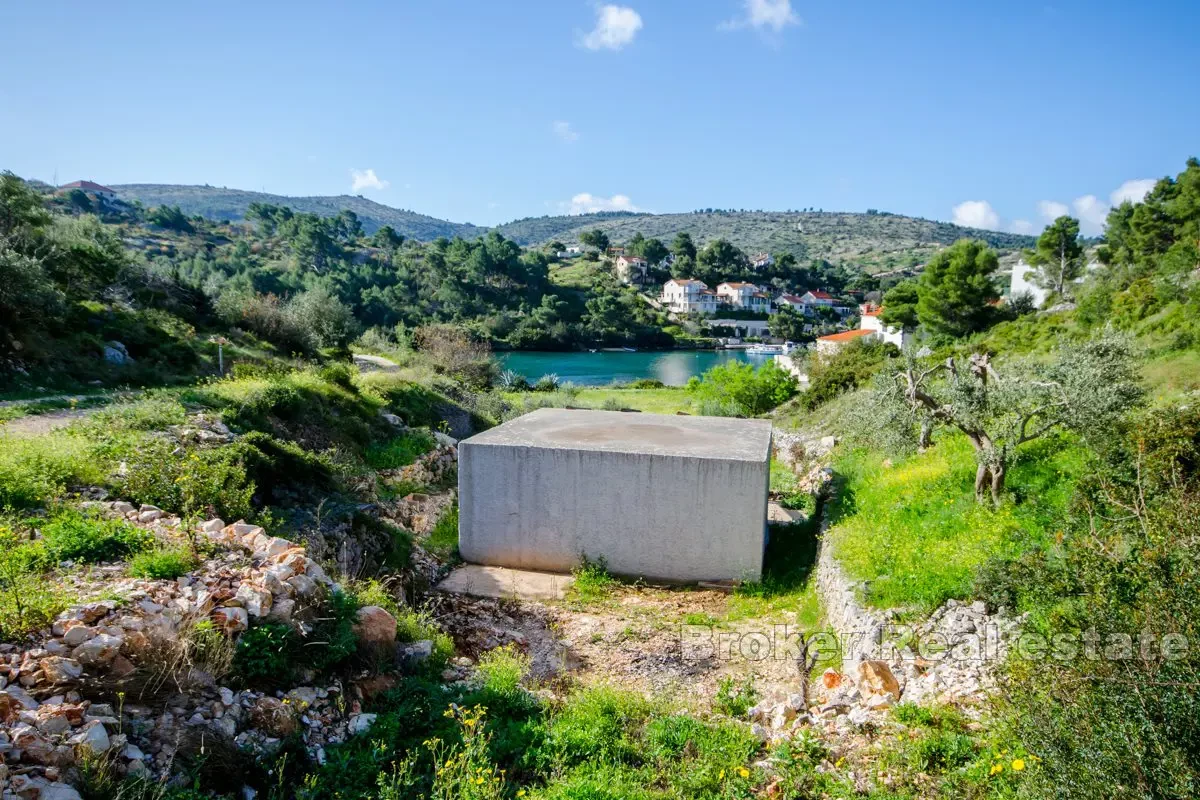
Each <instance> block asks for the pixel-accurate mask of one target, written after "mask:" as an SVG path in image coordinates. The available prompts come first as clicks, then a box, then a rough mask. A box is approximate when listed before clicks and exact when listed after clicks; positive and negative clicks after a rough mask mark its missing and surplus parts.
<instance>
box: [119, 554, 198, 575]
mask: <svg viewBox="0 0 1200 800" xmlns="http://www.w3.org/2000/svg"><path fill="white" fill-rule="evenodd" d="M195 566H196V559H195V557H194V556H193V555H192V553H191V551H190V550H187V549H186V548H182V547H175V548H163V549H157V550H149V551H146V552H144V553H138V554H137V555H135V556H134V557H133V558H132V559H130V561H129V574H130V575H132V576H133V577H135V578H151V579H154V580H175V579H176V578H178V577H180V576H181V575H186V574H188V573H189V572H191V571H192V570H193V569H194V568H195Z"/></svg>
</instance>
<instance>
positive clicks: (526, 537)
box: [458, 408, 771, 583]
mask: <svg viewBox="0 0 1200 800" xmlns="http://www.w3.org/2000/svg"><path fill="white" fill-rule="evenodd" d="M770 457H771V423H770V422H767V421H765V420H744V419H728V418H724V417H690V416H660V415H652V414H637V413H625V412H620V411H581V410H568V409H549V408H548V409H540V410H538V411H534V412H533V413H531V414H526V415H525V416H522V417H518V418H517V419H515V420H512V421H510V422H506V423H505V424H503V425H500V426H499V427H496V428H493V429H491V430H489V431H485V432H484V433H481V434H479V435H477V436H473V437H471V438H470V439H466V440H464V441H462V442H460V443H459V450H458V458H459V471H458V486H459V550H460V552H461V553H462V556H463V558H464V559H465V560H467V561H469V562H473V563H477V564H488V565H494V566H502V567H514V568H519V569H530V570H545V571H550V572H565V571H567V570H570V569H572V568H573V567H576V566H578V565H579V564H580V562H581V560H582V559H583V558H585V557H586V558H588V559H592V560H596V559H600V558H603V559H604V560H605V562H606V563H607V565H608V568H609V570H611V571H612V572H613V573H615V574H618V575H626V576H637V577H643V578H648V579H651V580H660V581H669V582H680V583H688V582H694V581H701V580H738V579H740V580H757V579H759V578H760V577H761V574H762V558H763V549H764V547H765V543H766V506H767V488H768V482H769V474H770Z"/></svg>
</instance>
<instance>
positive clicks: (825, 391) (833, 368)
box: [799, 341, 898, 411]
mask: <svg viewBox="0 0 1200 800" xmlns="http://www.w3.org/2000/svg"><path fill="white" fill-rule="evenodd" d="M897 352H898V351H897V349H896V346H895V345H893V344H889V343H886V342H876V341H867V342H864V341H857V342H851V343H850V344H848V345H846V346H845V347H843V348H842V349H841V350H839V351H838V352H837V353H834V354H833V355H831V356H821V357H814V358H810V359H809V363H808V389H806V390H805V391H804V392H803V393H802V394H801V395H800V400H799V402H800V405H802V406H803V407H804V408H806V409H808V410H810V411H811V410H813V409H815V408H818V407H820V406H821V405H823V404H825V403H827V402H828V401H830V400H832V399H833V398H835V397H837V396H838V395H840V394H842V393H843V392H848V391H850V390H852V389H855V388H857V387H859V386H864V385H866V384H867V383H869V382H870V380H871V376H872V375H874V374H875V373H876V372H878V371H879V370H880V368H881V367H882V366H883V365H884V363H885V362H886V361H887V358H888V356H889V355H891V354H894V353H897Z"/></svg>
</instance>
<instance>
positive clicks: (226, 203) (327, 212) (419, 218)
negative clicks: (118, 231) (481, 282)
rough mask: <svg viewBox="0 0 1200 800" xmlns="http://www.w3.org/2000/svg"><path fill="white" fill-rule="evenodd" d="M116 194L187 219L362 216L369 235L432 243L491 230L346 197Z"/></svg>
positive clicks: (125, 190)
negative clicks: (254, 211)
mask: <svg viewBox="0 0 1200 800" xmlns="http://www.w3.org/2000/svg"><path fill="white" fill-rule="evenodd" d="M112 188H113V189H115V190H116V192H117V194H118V195H119V196H120V197H121V199H123V200H129V201H132V200H139V201H141V203H142V205H144V206H146V207H147V208H150V207H153V206H179V208H180V209H181V210H182V211H183V213H185V214H187V215H188V216H202V217H206V218H208V219H211V220H216V221H220V220H237V219H242V218H243V217H244V216H245V215H246V209H247V208H249V206H250V204H251V203H266V204H268V205H278V206H287V207H288V208H291V209H292V210H293V211H297V212H303V213H308V214H317V215H319V216H322V217H332V216H335V215H336V214H337V213H338V212H339V211H341V210H343V209H349V210H350V211H353V212H354V213H355V214H357V215H358V218H359V220H360V221H361V222H362V226H363V229H364V230H365V231H366V232H367V233H374V232H375V231H377V230H378V229H379V228H381V227H383V226H384V225H391V226H392V228H394V229H395V230H396V232H397V233H400V234H403V235H404V236H405V237H406V238H410V239H420V240H421V241H430V240H432V239H436V238H438V237H439V236H445V237H446V238H454V237H455V236H461V237H463V238H465V239H471V238H474V237H476V236H480V235H482V234H484V233H486V232H487V228H481V227H479V226H476V225H471V224H469V223H458V222H449V221H448V220H444V219H437V218H436V217H430V216H428V215H426V214H418V213H416V212H415V211H406V210H404V209H399V208H392V207H391V206H385V205H383V204H382V203H376V202H374V201H372V200H367V199H366V198H364V197H357V196H353V195H346V194H343V195H336V196H329V197H285V196H283V195H277V194H267V193H265V192H247V191H244V190H242V189H225V188H220V187H216V186H177V185H174V184H165V183H126V184H118V185H115V186H113V187H112Z"/></svg>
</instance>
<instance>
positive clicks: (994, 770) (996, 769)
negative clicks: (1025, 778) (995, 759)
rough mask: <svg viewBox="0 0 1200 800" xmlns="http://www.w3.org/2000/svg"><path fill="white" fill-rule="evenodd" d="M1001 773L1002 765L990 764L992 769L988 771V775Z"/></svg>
mask: <svg viewBox="0 0 1200 800" xmlns="http://www.w3.org/2000/svg"><path fill="white" fill-rule="evenodd" d="M1003 771H1004V765H1003V764H992V768H991V769H990V770H988V775H995V774H996V773H998V772H1003Z"/></svg>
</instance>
